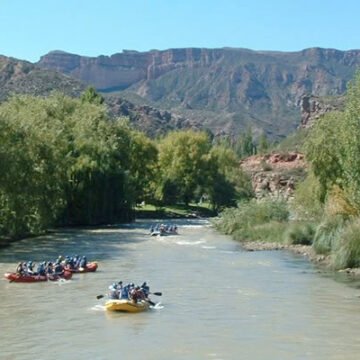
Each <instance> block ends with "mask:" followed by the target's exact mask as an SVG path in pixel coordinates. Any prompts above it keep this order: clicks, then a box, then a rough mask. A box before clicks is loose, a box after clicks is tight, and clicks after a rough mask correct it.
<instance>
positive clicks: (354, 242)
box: [334, 219, 360, 269]
mask: <svg viewBox="0 0 360 360" xmlns="http://www.w3.org/2000/svg"><path fill="white" fill-rule="evenodd" d="M334 267H335V268H336V269H344V268H354V267H360V220H359V219H357V220H356V221H353V222H350V223H348V225H347V226H346V227H345V228H344V229H343V232H342V234H341V238H340V239H339V242H338V244H337V249H336V251H335V253H334Z"/></svg>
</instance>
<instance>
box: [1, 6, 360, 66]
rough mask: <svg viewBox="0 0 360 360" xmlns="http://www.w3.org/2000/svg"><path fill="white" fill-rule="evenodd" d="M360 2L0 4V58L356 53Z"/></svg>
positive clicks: (359, 41) (358, 40)
mask: <svg viewBox="0 0 360 360" xmlns="http://www.w3.org/2000/svg"><path fill="white" fill-rule="evenodd" d="M359 14H360V1H359V0H342V1H340V0H246V1H245V0H206V1H205V0H86V1H85V0H32V1H31V0H0V54H1V55H5V56H12V57H15V58H19V59H24V60H29V61H32V62H35V61H38V60H39V58H40V56H42V55H44V54H46V53H48V52H49V51H51V50H63V51H67V52H71V53H75V54H79V55H85V56H98V55H111V54H114V53H118V52H121V51H122V50H123V49H128V50H138V51H148V50H151V49H159V50H164V49H168V48H183V47H206V48H221V47H242V48H249V49H254V50H279V51H297V50H302V49H304V48H308V47H314V46H318V47H326V48H335V49H339V50H348V49H359V48H360V20H359Z"/></svg>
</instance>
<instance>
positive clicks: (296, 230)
mask: <svg viewBox="0 0 360 360" xmlns="http://www.w3.org/2000/svg"><path fill="white" fill-rule="evenodd" d="M315 230H316V227H315V224H313V223H309V222H294V223H292V224H290V225H288V227H287V229H286V231H285V234H284V242H285V243H287V244H289V245H296V244H299V245H311V244H312V243H313V239H314V235H315Z"/></svg>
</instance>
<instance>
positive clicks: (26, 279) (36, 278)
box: [4, 271, 72, 283]
mask: <svg viewBox="0 0 360 360" xmlns="http://www.w3.org/2000/svg"><path fill="white" fill-rule="evenodd" d="M4 276H5V278H6V279H8V280H10V281H11V282H22V283H33V282H41V281H57V280H60V279H66V280H69V279H71V277H72V273H71V272H70V271H64V274H62V275H56V274H47V275H20V274H18V273H11V272H7V273H5V274H4Z"/></svg>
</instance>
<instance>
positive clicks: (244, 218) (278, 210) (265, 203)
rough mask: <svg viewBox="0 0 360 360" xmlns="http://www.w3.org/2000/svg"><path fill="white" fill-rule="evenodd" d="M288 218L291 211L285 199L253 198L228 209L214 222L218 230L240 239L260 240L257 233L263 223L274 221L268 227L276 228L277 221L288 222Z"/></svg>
mask: <svg viewBox="0 0 360 360" xmlns="http://www.w3.org/2000/svg"><path fill="white" fill-rule="evenodd" d="M288 218H289V211H288V209H287V204H286V202H285V201H282V200H271V199H267V200H262V201H256V200H251V201H248V202H241V203H239V204H238V207H237V208H230V209H226V210H225V211H224V212H222V213H221V215H220V217H219V218H217V219H216V220H215V221H214V222H213V223H214V226H215V227H216V228H217V229H218V230H220V231H222V232H223V233H225V234H230V235H233V236H234V237H235V238H236V239H238V240H240V239H248V240H258V239H256V238H255V236H256V235H255V234H256V233H260V232H257V231H258V230H257V229H259V228H261V225H264V224H268V223H273V224H272V225H269V227H268V229H270V228H272V229H274V228H275V227H276V226H277V225H274V224H275V223H282V222H286V221H287V220H288ZM280 227H282V226H280ZM276 232H277V231H276ZM277 233H278V232H277ZM261 237H262V238H263V237H264V236H262V235H261ZM274 237H275V236H272V238H274ZM276 237H277V236H276ZM281 239H282V237H281ZM281 239H280V240H281Z"/></svg>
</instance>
